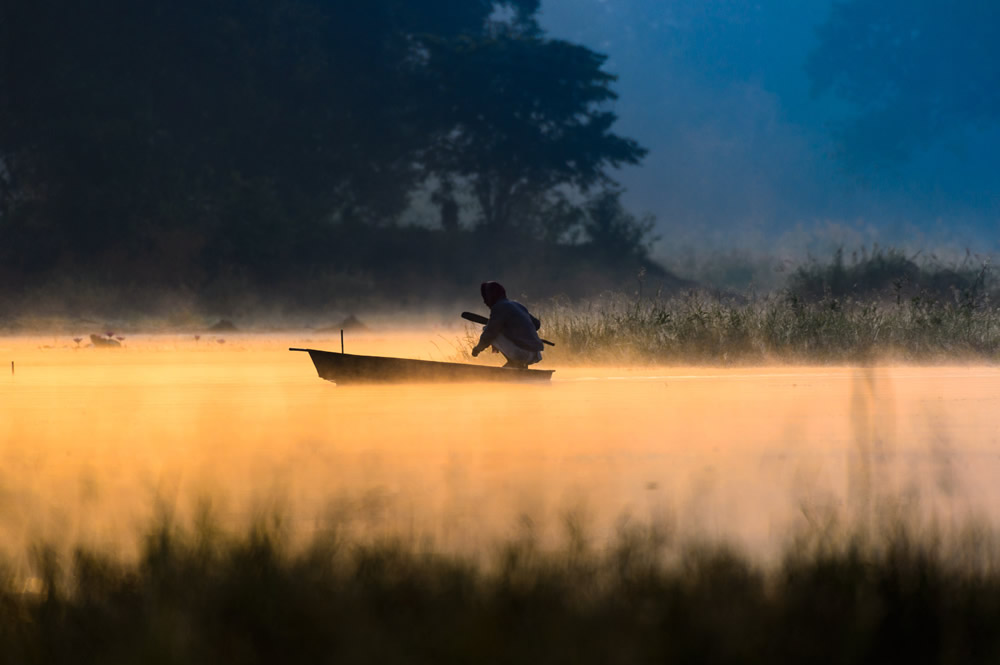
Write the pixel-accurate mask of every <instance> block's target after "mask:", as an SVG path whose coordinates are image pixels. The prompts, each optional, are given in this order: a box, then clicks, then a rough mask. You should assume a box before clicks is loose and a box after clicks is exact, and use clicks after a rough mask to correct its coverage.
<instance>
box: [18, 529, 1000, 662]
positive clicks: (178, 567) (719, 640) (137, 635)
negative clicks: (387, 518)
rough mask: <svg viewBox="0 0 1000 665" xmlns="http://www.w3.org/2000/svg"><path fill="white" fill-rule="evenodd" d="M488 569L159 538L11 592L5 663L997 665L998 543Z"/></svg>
mask: <svg viewBox="0 0 1000 665" xmlns="http://www.w3.org/2000/svg"><path fill="white" fill-rule="evenodd" d="M567 533H568V534H569V535H568V537H567V538H566V540H565V543H564V545H563V546H562V547H560V548H557V549H554V550H548V551H546V550H542V549H541V548H540V547H539V546H538V544H537V543H536V542H535V541H534V540H533V539H532V538H531V537H530V536H526V537H522V538H519V539H516V540H513V541H510V542H508V543H505V544H501V545H498V546H497V547H496V548H495V549H494V550H493V551H492V552H491V553H489V554H488V555H487V556H484V557H483V558H481V559H478V560H472V559H468V558H462V557H459V556H455V555H442V554H437V553H435V552H434V551H433V549H432V548H429V547H426V546H421V545H418V544H415V543H414V542H413V541H404V540H392V539H388V540H381V541H378V542H371V541H361V540H355V539H352V538H350V537H341V536H338V535H337V534H335V533H329V534H326V535H321V536H318V537H317V538H316V539H315V540H314V541H313V542H312V543H310V544H308V545H306V546H304V547H298V548H293V547H292V546H290V545H289V538H288V536H287V533H286V532H285V531H284V530H283V529H282V528H281V526H280V522H262V523H259V524H257V525H255V526H252V527H250V528H249V529H247V530H246V531H245V532H243V533H242V534H239V535H224V534H222V533H221V532H220V531H218V530H217V529H213V528H211V527H210V526H205V525H202V526H201V527H198V528H194V529H187V530H185V529H180V528H177V527H176V526H173V525H170V524H168V523H160V524H157V525H155V527H154V528H153V529H151V531H150V533H149V534H148V536H147V537H146V538H145V540H144V543H143V547H142V548H141V552H142V553H141V556H140V557H139V559H138V560H137V561H134V562H122V561H120V560H117V559H116V558H115V557H114V556H113V555H111V554H109V553H106V552H104V553H102V552H94V551H86V550H82V549H81V550H78V551H76V552H75V553H73V554H72V556H71V557H69V558H68V559H61V558H59V557H57V556H55V555H54V554H53V553H52V552H51V551H50V550H46V549H44V548H39V549H38V550H37V551H36V556H35V562H36V574H37V575H38V582H37V584H36V585H35V587H34V588H32V589H30V590H29V591H25V590H24V586H23V585H22V584H20V583H19V581H18V580H16V579H15V578H13V577H12V576H7V577H6V578H5V580H4V582H5V584H3V585H2V591H0V660H2V661H3V662H5V663H47V664H53V665H55V664H59V663H91V662H93V663H140V662H141V663H186V664H197V663H220V662H225V663H435V664H439V663H541V662H544V663H636V662H699V663H751V662H754V663H757V662H759V663H785V662H789V663H791V662H794V663H801V662H818V663H826V662H829V663H840V662H852V663H863V662H872V663H886V662H907V663H914V662H920V663H939V662H940V663H946V662H947V663H953V662H997V659H998V658H1000V632H998V631H997V630H996V629H995V628H996V626H997V625H998V622H1000V567H998V566H997V563H998V562H1000V558H998V556H997V555H998V554H1000V550H998V548H997V541H996V539H995V536H994V535H993V534H991V533H990V532H988V531H984V530H979V531H975V530H971V531H968V532H966V533H965V534H964V535H958V536H955V537H944V536H943V535H942V533H941V532H940V531H939V530H935V529H933V528H927V527H924V528H917V527H914V526H912V525H907V523H905V522H891V521H889V522H886V523H884V524H881V525H880V528H877V529H870V530H865V531H863V532H862V531H838V530H837V529H833V530H831V529H829V528H827V529H823V530H814V531H813V532H810V533H808V534H804V535H803V536H802V537H800V538H798V539H797V540H793V541H790V542H789V545H788V548H787V550H786V553H785V555H784V557H783V558H781V559H780V560H778V561H777V562H776V563H774V564H771V565H763V564H760V563H755V562H754V561H753V560H752V559H750V558H749V557H748V556H746V555H744V554H741V553H740V552H739V551H738V550H736V549H733V548H731V547H728V546H725V545H722V544H705V543H697V542H684V541H682V540H681V539H678V538H676V537H675V535H673V534H672V533H671V532H670V531H669V529H662V528H658V527H657V526H656V525H638V524H634V523H631V524H630V523H623V525H622V527H621V528H620V530H619V532H618V535H617V537H616V538H614V539H613V540H612V542H610V543H609V544H607V545H606V546H597V545H594V544H593V543H592V542H591V541H590V540H588V539H587V538H586V537H585V536H583V535H581V532H580V529H579V528H578V525H577V526H573V527H572V528H569V529H568V530H567Z"/></svg>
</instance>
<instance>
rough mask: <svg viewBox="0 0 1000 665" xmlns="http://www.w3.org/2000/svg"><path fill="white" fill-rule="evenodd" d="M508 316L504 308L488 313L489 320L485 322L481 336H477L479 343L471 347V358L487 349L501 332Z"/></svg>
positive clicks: (508, 313)
mask: <svg viewBox="0 0 1000 665" xmlns="http://www.w3.org/2000/svg"><path fill="white" fill-rule="evenodd" d="M509 315H510V312H509V311H508V310H507V309H506V308H499V307H497V308H494V309H493V310H492V311H491V312H490V320H489V321H487V322H486V327H485V328H483V334H482V335H480V336H479V343H478V344H476V345H475V346H474V347H472V357H473V358H475V357H476V356H478V355H479V354H480V353H482V352H483V351H485V350H486V349H487V348H489V346H490V344H492V343H493V340H495V339H496V338H497V336H498V335H499V334H500V333H501V332H503V327H504V324H505V323H506V322H507V317H508V316H509Z"/></svg>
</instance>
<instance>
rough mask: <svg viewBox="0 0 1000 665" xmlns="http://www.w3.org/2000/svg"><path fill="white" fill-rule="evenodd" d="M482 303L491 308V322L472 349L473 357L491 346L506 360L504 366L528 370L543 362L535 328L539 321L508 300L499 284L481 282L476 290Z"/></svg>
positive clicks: (539, 323)
mask: <svg viewBox="0 0 1000 665" xmlns="http://www.w3.org/2000/svg"><path fill="white" fill-rule="evenodd" d="M479 292H480V293H481V294H482V296H483V302H484V303H486V306H487V307H489V308H490V319H489V321H487V322H486V325H485V326H484V327H483V334H482V335H481V336H480V337H479V343H478V344H476V345H475V346H474V347H472V357H473V358H475V357H476V356H478V355H479V354H480V353H482V352H483V351H485V350H486V349H487V348H489V347H490V346H492V347H493V350H494V351H495V352H500V353H502V354H503V356H504V358H506V359H507V364H506V365H504V367H514V368H516V369H527V368H528V365H534V364H535V363H537V362H539V361H540V360H541V359H542V349H543V348H544V347H543V346H542V340H541V339H540V338H539V337H538V329H539V328H540V327H541V326H542V322H541V321H539V320H538V319H537V318H535V317H534V316H532V315H531V313H530V312H528V309H527V308H526V307H525V306H524V305H522V304H521V303H519V302H516V301H514V300H508V299H507V291H506V290H505V289H504V288H503V286H501V285H500V284H499V283H498V282H483V283H482V284H481V285H480V287H479Z"/></svg>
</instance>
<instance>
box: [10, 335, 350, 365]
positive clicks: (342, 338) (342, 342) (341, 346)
mask: <svg viewBox="0 0 1000 665" xmlns="http://www.w3.org/2000/svg"><path fill="white" fill-rule="evenodd" d="M340 353H341V355H343V353H344V329H343V328H341V329H340ZM10 366H11V368H12V369H13V367H14V363H11V364H10Z"/></svg>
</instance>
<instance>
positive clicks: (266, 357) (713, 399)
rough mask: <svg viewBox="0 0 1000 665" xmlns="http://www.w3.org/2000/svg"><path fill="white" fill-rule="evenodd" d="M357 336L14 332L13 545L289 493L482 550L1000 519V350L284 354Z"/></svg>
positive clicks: (2, 400) (224, 511) (233, 510)
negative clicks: (584, 535)
mask: <svg viewBox="0 0 1000 665" xmlns="http://www.w3.org/2000/svg"><path fill="white" fill-rule="evenodd" d="M465 334H466V332H465V331H464V330H463V329H461V328H458V327H456V328H452V329H449V330H440V329H438V330H428V329H421V330H417V331H408V332H402V331H401V332H384V333H379V334H372V335H367V336H365V335H355V336H353V337H349V338H348V340H347V347H348V348H347V350H348V352H354V353H372V354H380V355H395V356H402V357H413V358H423V359H432V360H452V359H454V357H455V354H456V353H457V352H458V349H459V347H460V346H461V340H462V338H463V336H464V335H465ZM220 339H221V340H223V341H224V343H220V341H219V340H220ZM339 344H340V339H339V335H338V336H331V335H325V336H324V335H317V334H315V333H305V334H281V335H241V334H230V335H227V336H225V337H221V336H218V335H215V336H208V335H206V336H202V337H200V338H199V339H197V340H196V339H194V337H193V336H190V335H133V336H128V337H126V338H125V339H124V341H123V345H124V346H123V347H122V348H119V349H110V350H105V349H96V348H86V346H85V345H84V346H83V347H79V348H78V347H77V345H76V344H75V343H74V342H73V341H72V340H71V339H69V338H68V337H61V336H51V335H50V336H44V337H7V338H2V339H0V352H2V354H3V355H2V359H3V360H5V361H6V362H7V363H8V367H7V368H5V375H4V376H3V377H2V378H0V460H2V464H0V468H2V469H3V472H2V474H0V488H2V495H0V496H2V499H0V532H2V533H3V541H4V543H5V545H4V547H5V548H6V554H7V555H9V556H11V557H12V558H13V559H14V560H17V561H23V558H22V557H23V556H25V553H26V552H27V551H28V548H27V546H28V545H31V544H32V543H36V542H41V541H44V542H50V543H54V544H55V545H56V546H67V547H68V546H73V545H78V544H89V545H94V546H107V545H113V546H114V547H115V548H116V550H117V551H120V552H121V553H122V554H123V555H128V554H129V553H130V552H133V551H134V549H133V548H134V546H135V544H136V542H137V541H136V535H137V533H138V532H140V530H141V529H142V528H144V527H145V526H146V525H147V524H148V523H149V520H150V519H151V518H152V517H153V516H155V515H161V514H163V513H164V512H165V513H166V514H169V515H174V516H175V517H177V518H183V519H190V518H191V517H192V516H194V515H196V514H197V513H198V511H199V510H204V509H205V507H206V506H209V507H211V511H212V513H213V514H214V515H216V516H217V518H218V519H219V521H220V523H221V524H222V525H223V526H224V527H230V528H237V529H238V528H241V527H242V526H243V525H245V524H247V523H248V522H250V521H251V520H252V519H253V518H254V517H256V516H258V515H260V514H261V513H264V512H268V511H272V510H274V511H278V512H280V513H282V514H284V515H285V516H286V517H287V518H288V519H289V520H290V522H289V524H290V531H291V533H292V534H293V535H295V536H298V537H308V536H311V535H312V534H313V533H315V532H316V531H317V530H321V529H324V528H329V527H330V525H331V524H335V525H337V526H338V527H340V528H343V529H347V530H349V531H354V532H356V533H357V534H359V537H362V538H364V537H369V536H373V535H378V534H385V533H391V534H394V535H400V534H402V535H403V536H404V537H407V538H413V539H417V540H423V539H426V540H428V541H429V542H433V543H434V546H435V547H436V548H439V549H440V550H441V551H452V552H465V553H469V552H473V553H476V552H479V553H481V552H484V551H489V548H490V547H491V546H492V544H494V543H496V542H499V541H502V540H505V539H507V538H510V537H512V536H513V535H515V534H516V533H517V532H518V530H519V529H523V528H525V525H526V524H528V525H530V526H531V528H532V529H533V530H535V532H536V533H537V535H538V537H539V538H540V539H541V540H542V542H546V540H548V541H553V540H555V539H558V538H560V537H561V534H562V533H563V530H564V528H565V524H566V520H567V519H568V518H573V519H576V520H577V521H578V522H580V523H583V524H586V525H587V528H588V533H589V534H590V535H589V537H591V538H593V540H594V544H595V545H596V544H600V543H602V542H604V541H605V540H606V539H607V538H608V537H610V536H611V535H612V534H613V533H614V532H615V530H616V529H617V528H618V526H620V524H621V521H622V520H623V519H632V520H639V521H643V522H649V521H652V522H657V523H663V524H669V525H671V528H675V529H677V530H678V531H680V532H681V533H684V534H687V535H688V536H690V537H693V538H709V539H716V540H724V541H727V542H728V541H732V542H735V543H737V544H738V545H739V546H743V547H747V548H749V549H750V550H751V551H752V552H754V553H755V554H759V555H766V554H769V553H773V552H775V551H777V550H779V549H780V548H781V547H782V546H784V545H785V544H786V543H787V539H788V538H789V537H790V535H791V534H793V533H794V532H795V531H796V529H797V528H803V527H806V526H808V525H809V522H810V520H814V519H817V515H840V516H841V517H842V518H843V519H844V520H845V521H858V520H865V519H867V518H868V516H870V515H871V514H872V512H873V511H874V510H875V507H876V506H880V507H884V506H885V505H887V504H888V505H896V506H899V507H900V508H905V509H906V510H907V512H908V514H911V515H925V516H935V517H936V518H937V519H939V520H941V521H942V522H943V523H945V524H949V523H956V524H957V523H961V522H963V521H965V520H967V519H971V518H978V517H983V516H985V517H986V518H987V520H988V521H989V522H990V523H995V522H996V520H997V519H998V518H1000V515H998V514H997V513H996V507H997V506H998V505H1000V496H998V495H997V487H996V483H994V482H993V479H994V478H995V477H996V474H997V472H1000V469H998V468H997V467H998V464H1000V457H998V456H997V455H996V454H995V451H993V448H994V447H995V445H996V443H997V432H996V427H995V413H996V407H997V404H996V395H997V394H998V391H997V388H998V384H1000V371H998V370H997V369H995V368H984V367H975V366H971V367H970V366H966V367H930V368H928V367H925V368H920V367H907V366H894V367H877V366H876V367H868V368H848V367H790V366H783V367H762V368H742V369H719V368H690V367H676V366H675V367H654V366H646V367H637V366H631V367H607V366H605V367H588V366H586V365H576V366H564V365H559V366H553V365H551V363H549V364H547V363H546V362H545V361H543V362H542V364H541V365H540V367H543V368H546V367H547V368H552V367H555V368H556V373H555V375H554V377H553V380H552V382H551V385H541V386H539V385H500V386H498V385H480V384H463V385H419V384H418V385H391V386H337V385H335V384H332V383H329V382H326V381H323V380H321V379H319V378H317V376H316V373H315V370H314V369H313V367H312V365H311V363H310V362H309V358H308V356H306V355H305V354H301V353H291V352H288V351H287V350H286V349H287V348H288V347H289V346H305V347H310V348H319V349H326V350H339ZM451 344H454V346H451ZM487 355H489V354H487ZM11 360H13V361H15V366H14V368H13V371H12V372H9V373H8V371H7V370H9V362H10V361H11ZM482 361H485V362H493V359H491V358H486V357H485V356H484V358H483V359H482Z"/></svg>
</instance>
